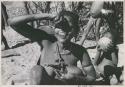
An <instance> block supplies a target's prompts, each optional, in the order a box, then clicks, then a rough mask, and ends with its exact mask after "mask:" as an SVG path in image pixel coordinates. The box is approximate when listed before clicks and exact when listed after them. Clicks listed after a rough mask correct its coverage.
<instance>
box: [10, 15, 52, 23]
mask: <svg viewBox="0 0 125 87" xmlns="http://www.w3.org/2000/svg"><path fill="white" fill-rule="evenodd" d="M52 18H53V17H52V16H51V14H47V13H42V14H33V15H24V16H18V17H14V18H10V19H9V20H8V22H9V24H10V25H18V24H21V23H23V24H25V23H28V22H31V21H35V20H42V19H45V20H49V19H50V20H51V19H52Z"/></svg>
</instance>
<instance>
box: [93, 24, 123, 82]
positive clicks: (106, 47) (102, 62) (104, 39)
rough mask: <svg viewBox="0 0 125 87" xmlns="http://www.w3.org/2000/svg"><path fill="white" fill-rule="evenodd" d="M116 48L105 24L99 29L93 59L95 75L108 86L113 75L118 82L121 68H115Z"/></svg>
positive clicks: (116, 61) (116, 59) (116, 60)
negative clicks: (101, 78)
mask: <svg viewBox="0 0 125 87" xmlns="http://www.w3.org/2000/svg"><path fill="white" fill-rule="evenodd" d="M117 64H118V48H117V46H116V45H115V43H114V37H113V35H112V34H111V33H110V29H109V27H108V25H107V24H106V23H105V24H104V26H102V27H101V28H100V39H99V41H98V45H97V53H96V57H95V59H94V65H95V67H96V71H97V73H100V75H101V76H102V77H103V78H104V80H105V82H106V84H110V79H111V78H110V77H111V76H112V75H113V74H115V75H116V78H117V80H118V81H119V77H120V74H121V72H122V68H121V69H120V67H118V68H117Z"/></svg>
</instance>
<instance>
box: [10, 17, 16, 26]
mask: <svg viewBox="0 0 125 87" xmlns="http://www.w3.org/2000/svg"><path fill="white" fill-rule="evenodd" d="M8 24H9V25H10V26H16V25H17V24H18V23H17V22H16V21H15V20H14V19H13V18H9V19H8Z"/></svg>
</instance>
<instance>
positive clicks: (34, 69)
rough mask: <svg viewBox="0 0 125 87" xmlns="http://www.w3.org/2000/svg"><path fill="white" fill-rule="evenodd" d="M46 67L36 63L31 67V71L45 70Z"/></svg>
mask: <svg viewBox="0 0 125 87" xmlns="http://www.w3.org/2000/svg"><path fill="white" fill-rule="evenodd" d="M43 70H44V67H42V66H40V65H35V66H33V68H32V69H31V71H43Z"/></svg>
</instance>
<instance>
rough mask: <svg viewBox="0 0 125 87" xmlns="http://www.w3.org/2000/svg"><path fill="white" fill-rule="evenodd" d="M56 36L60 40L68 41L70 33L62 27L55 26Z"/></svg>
mask: <svg viewBox="0 0 125 87" xmlns="http://www.w3.org/2000/svg"><path fill="white" fill-rule="evenodd" d="M55 36H56V38H57V40H58V41H59V42H61V43H64V42H65V41H67V39H68V36H69V33H67V32H64V31H63V30H62V29H59V28H55Z"/></svg>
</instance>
